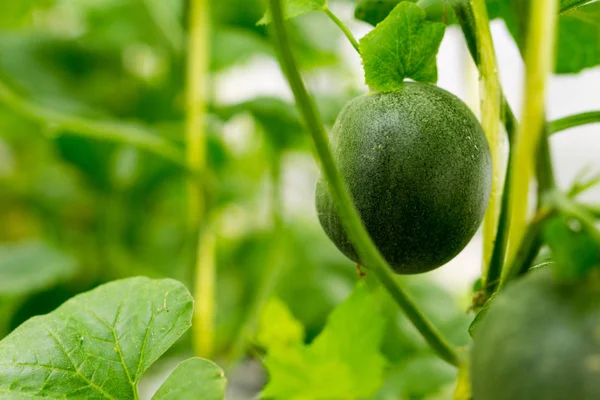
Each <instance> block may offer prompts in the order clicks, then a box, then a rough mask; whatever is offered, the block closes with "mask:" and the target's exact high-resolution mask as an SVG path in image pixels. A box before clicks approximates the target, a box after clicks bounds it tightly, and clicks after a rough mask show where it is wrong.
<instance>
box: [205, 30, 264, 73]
mask: <svg viewBox="0 0 600 400" xmlns="http://www.w3.org/2000/svg"><path fill="white" fill-rule="evenodd" d="M211 51H212V53H211V60H210V62H211V68H212V69H213V70H215V71H220V70H223V69H226V68H229V67H231V66H233V65H236V64H240V63H243V62H246V61H248V60H249V59H250V58H251V57H253V56H255V55H258V54H267V55H271V54H272V53H273V49H272V46H271V44H270V43H269V42H268V40H266V39H265V38H264V37H262V36H260V35H258V34H257V33H255V32H253V31H251V30H248V29H239V28H230V27H217V28H216V29H215V30H214V33H213V36H212V44H211Z"/></svg>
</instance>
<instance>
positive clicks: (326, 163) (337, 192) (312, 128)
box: [270, 0, 459, 366]
mask: <svg viewBox="0 0 600 400" xmlns="http://www.w3.org/2000/svg"><path fill="white" fill-rule="evenodd" d="M270 4H271V11H272V16H273V27H274V33H275V35H274V36H275V42H276V45H277V48H278V50H279V55H280V64H281V67H282V69H283V70H284V71H285V75H286V77H287V79H288V82H289V84H290V87H291V89H292V92H293V93H294V97H295V99H296V103H297V106H298V108H299V109H300V111H301V113H302V115H303V117H304V120H305V123H306V126H307V128H308V131H309V132H310V134H311V136H312V139H313V143H314V146H315V150H316V153H317V156H318V159H319V160H320V161H321V169H322V171H323V173H324V175H325V177H326V178H327V181H328V183H329V189H330V191H331V194H332V197H333V200H334V203H335V205H336V207H337V210H338V212H339V214H340V217H341V221H342V224H343V226H344V229H345V230H346V232H348V235H349V237H350V240H351V241H352V243H353V244H354V246H355V248H356V250H357V252H358V254H359V256H360V259H361V260H362V261H363V262H364V264H365V266H366V267H368V268H369V269H370V270H371V271H372V272H373V274H374V275H375V276H376V277H377V278H378V279H379V281H380V282H381V283H382V285H383V286H384V287H385V288H386V289H387V291H388V292H389V294H390V295H391V296H392V298H393V299H394V300H395V301H396V303H397V304H398V305H399V306H400V308H401V309H402V311H403V312H404V313H405V314H406V316H407V317H408V319H409V320H410V321H411V322H412V323H413V325H414V326H415V327H416V328H417V330H418V331H419V332H420V333H421V334H422V335H423V337H424V338H425V340H426V341H427V342H428V343H429V345H430V346H431V347H432V348H433V350H435V351H436V352H437V353H438V355H439V356H440V357H441V358H442V359H444V360H445V361H447V362H448V363H450V364H452V365H455V366H458V364H459V360H458V356H457V354H456V352H455V350H454V349H453V348H452V347H451V346H450V345H449V343H448V342H447V341H446V339H445V338H444V337H443V336H442V335H441V333H440V332H439V331H438V330H437V329H436V328H435V327H434V326H433V325H432V324H431V323H430V322H429V320H427V319H426V318H425V316H424V315H423V314H422V313H421V312H420V311H419V309H418V308H417V307H416V305H415V304H414V302H413V301H412V300H411V299H410V298H409V297H408V296H407V294H406V293H405V292H404V291H403V290H402V288H401V287H400V286H399V285H398V282H396V280H395V279H394V276H393V275H392V272H391V268H390V267H389V265H388V264H387V262H386V261H385V259H384V258H383V257H382V256H381V254H380V253H379V251H378V250H377V248H376V247H375V244H374V243H373V242H372V240H371V238H370V237H369V234H368V233H367V231H366V230H365V228H364V226H363V225H362V222H361V220H360V217H359V215H358V212H357V210H356V208H355V206H354V203H353V202H352V199H351V197H350V193H349V192H348V190H347V188H346V185H345V183H344V181H343V179H342V176H341V175H340V172H339V170H338V169H337V166H336V165H335V162H334V160H333V157H332V154H331V152H330V150H329V143H328V138H327V134H326V133H325V131H324V130H323V126H322V124H321V121H320V118H319V116H318V114H317V111H316V108H315V106H314V104H313V101H312V99H311V97H310V96H309V94H308V92H307V90H306V87H305V86H304V82H303V81H302V78H301V77H300V73H299V72H298V67H297V65H296V61H295V59H294V56H293V54H292V52H291V49H290V47H289V41H288V38H287V33H286V30H285V26H284V23H283V15H282V10H281V0H270Z"/></svg>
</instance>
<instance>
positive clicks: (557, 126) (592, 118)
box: [549, 111, 600, 134]
mask: <svg viewBox="0 0 600 400" xmlns="http://www.w3.org/2000/svg"><path fill="white" fill-rule="evenodd" d="M594 123H600V111H588V112H583V113H581V114H574V115H569V116H568V117H564V118H559V119H557V120H554V121H552V122H550V126H549V130H550V134H554V133H557V132H560V131H564V130H566V129H570V128H575V127H577V126H581V125H586V124H594Z"/></svg>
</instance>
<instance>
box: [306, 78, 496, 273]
mask: <svg viewBox="0 0 600 400" xmlns="http://www.w3.org/2000/svg"><path fill="white" fill-rule="evenodd" d="M330 146H331V151H332V153H333V157H334V160H335V161H336V163H337V165H338V168H339V170H340V172H341V175H342V177H343V179H344V180H345V183H346V185H347V187H348V189H349V190H350V194H351V196H352V199H353V200H354V203H355V204H356V207H357V209H358V212H359V214H360V217H361V219H362V221H363V223H364V225H365V227H366V229H367V231H368V232H369V234H370V236H371V238H372V239H373V241H374V243H375V245H376V246H377V248H378V249H379V251H380V252H381V254H382V255H383V257H384V258H385V259H386V260H387V262H388V263H389V264H390V265H391V267H392V268H393V269H394V271H395V272H397V273H401V274H415V273H421V272H426V271H430V270H432V269H435V268H437V267H439V266H441V265H443V264H445V263H446V262H448V261H449V260H451V259H452V258H453V257H455V256H456V255H457V254H458V253H459V252H460V251H461V250H462V249H463V248H464V247H465V246H466V245H467V243H468V242H469V241H470V240H471V238H472V237H473V235H474V234H475V232H476V231H477V228H478V227H479V225H480V224H481V221H482V219H483V215H484V213H485V210H486V207H487V203H488V199H489V195H490V187H491V178H492V167H491V156H490V151H489V146H488V143H487V140H486V138H485V135H484V133H483V130H482V128H481V125H480V124H479V122H478V121H477V118H476V117H475V115H473V113H472V112H471V110H469V108H468V107H467V105H466V104H464V103H463V102H462V101H461V100H460V99H459V98H457V97H456V96H454V95H452V94H451V93H449V92H447V91H445V90H443V89H440V88H438V87H437V86H434V85H429V84H423V83H416V82H415V83H413V82H407V83H405V84H404V86H403V87H402V88H401V89H400V90H397V91H395V92H391V93H377V94H369V95H364V96H361V97H358V98H356V99H354V100H352V101H350V102H349V103H348V104H346V105H345V107H344V108H343V109H342V111H341V112H340V114H339V116H338V118H337V120H336V123H335V125H334V127H333V131H332V132H331V137H330ZM316 206H317V213H318V216H319V221H320V223H321V225H322V226H323V229H324V230H325V232H326V233H327V235H328V236H329V238H330V239H331V240H332V241H333V243H334V244H335V245H336V246H337V247H338V248H339V249H340V250H341V251H342V253H344V254H345V255H346V256H347V257H348V258H350V259H351V260H353V261H355V262H357V263H361V260H360V258H359V257H358V255H357V253H356V251H355V249H354V247H353V246H352V244H351V243H350V240H349V239H348V236H347V235H346V232H345V231H344V228H343V227H342V224H341V221H340V218H339V216H338V214H337V212H336V210H335V207H334V204H333V201H332V198H331V194H330V192H329V188H328V186H327V182H326V181H325V179H324V178H320V179H319V181H318V183H317V190H316ZM365 267H367V268H368V265H366V266H365Z"/></svg>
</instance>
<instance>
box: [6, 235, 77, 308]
mask: <svg viewBox="0 0 600 400" xmlns="http://www.w3.org/2000/svg"><path fill="white" fill-rule="evenodd" d="M76 271H77V262H76V260H75V259H74V258H73V257H71V256H70V255H68V254H65V253H63V252H61V251H59V250H57V249H55V248H53V247H50V246H49V245H47V244H45V243H43V242H37V241H30V242H23V243H18V244H12V245H2V246H0V297H17V296H25V295H28V294H32V293H35V292H39V291H41V290H44V289H48V288H51V287H52V286H54V285H56V284H57V283H59V282H62V281H65V280H67V279H69V278H71V277H72V276H73V275H74V274H75V272H76Z"/></svg>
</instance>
